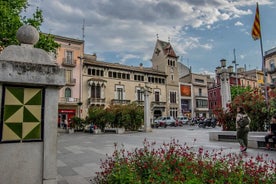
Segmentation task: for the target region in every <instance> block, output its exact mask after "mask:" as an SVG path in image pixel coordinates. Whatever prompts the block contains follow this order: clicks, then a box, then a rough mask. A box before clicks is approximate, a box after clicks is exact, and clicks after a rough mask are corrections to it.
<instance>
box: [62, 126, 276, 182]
mask: <svg viewBox="0 0 276 184" xmlns="http://www.w3.org/2000/svg"><path fill="white" fill-rule="evenodd" d="M152 130H153V131H152V132H149V133H145V132H134V133H125V134H96V135H95V134H89V133H82V132H75V133H73V134H68V133H59V136H58V154H57V166H58V184H91V183H92V182H91V179H92V178H93V177H94V176H95V172H97V171H100V168H99V166H100V160H101V159H105V158H106V154H108V155H111V154H112V153H113V151H114V143H117V145H118V146H119V148H120V147H121V145H124V148H125V149H127V150H133V149H135V148H137V147H142V146H143V141H144V139H145V138H146V139H147V140H148V141H149V142H153V141H155V142H156V143H157V145H160V144H162V143H163V142H165V143H169V142H170V141H171V140H172V139H176V140H179V143H181V144H182V143H183V144H184V143H187V145H189V146H193V147H194V149H195V150H197V149H198V148H199V147H203V149H204V150H207V149H208V150H213V149H223V150H225V152H226V153H229V152H231V153H237V154H240V151H239V144H238V143H237V142H219V141H218V142H213V141H209V132H210V131H220V130H221V128H220V127H216V128H205V129H204V128H198V127H197V126H188V125H186V126H184V127H167V128H158V129H152ZM247 153H248V156H254V157H255V156H256V155H258V154H261V155H267V157H266V158H267V159H269V160H272V159H273V160H276V151H266V150H263V149H250V148H249V149H248V150H247Z"/></svg>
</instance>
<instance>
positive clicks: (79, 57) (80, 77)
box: [78, 56, 84, 118]
mask: <svg viewBox="0 0 276 184" xmlns="http://www.w3.org/2000/svg"><path fill="white" fill-rule="evenodd" d="M78 59H80V70H79V102H78V111H79V112H78V116H79V118H81V106H82V100H81V97H82V95H81V92H82V91H81V88H82V60H83V59H84V57H81V56H78Z"/></svg>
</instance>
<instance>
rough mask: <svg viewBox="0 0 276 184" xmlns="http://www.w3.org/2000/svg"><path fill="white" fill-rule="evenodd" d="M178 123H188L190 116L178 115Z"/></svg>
mask: <svg viewBox="0 0 276 184" xmlns="http://www.w3.org/2000/svg"><path fill="white" fill-rule="evenodd" d="M177 120H178V124H179V125H180V126H181V125H187V124H188V122H189V118H188V117H187V116H178V117H177Z"/></svg>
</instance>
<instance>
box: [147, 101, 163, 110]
mask: <svg viewBox="0 0 276 184" xmlns="http://www.w3.org/2000/svg"><path fill="white" fill-rule="evenodd" d="M150 107H151V109H165V108H166V102H156V101H154V102H151V105H150Z"/></svg>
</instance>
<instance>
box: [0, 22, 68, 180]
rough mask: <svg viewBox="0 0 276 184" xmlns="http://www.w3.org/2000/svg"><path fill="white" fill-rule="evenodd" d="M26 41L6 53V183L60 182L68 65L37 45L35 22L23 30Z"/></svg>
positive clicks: (0, 159) (2, 67)
mask: <svg viewBox="0 0 276 184" xmlns="http://www.w3.org/2000/svg"><path fill="white" fill-rule="evenodd" d="M17 39H18V40H19V42H20V43H21V45H20V46H19V45H11V46H8V47H7V48H5V49H4V50H3V51H2V53H1V54H0V105H1V111H0V173H1V177H0V183H20V184H39V183H40V184H56V183H57V166H56V154H57V119H58V94H59V88H60V87H62V86H63V85H64V84H65V75H64V69H61V68H60V67H59V66H58V65H57V64H56V63H53V61H52V60H51V57H50V56H49V54H48V53H47V52H45V51H44V50H42V49H37V48H34V47H33V45H34V44H35V43H36V42H37V41H38V40H39V33H38V31H37V30H36V29H35V28H34V27H32V26H26V25H25V26H22V27H21V28H19V30H18V32H17Z"/></svg>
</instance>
